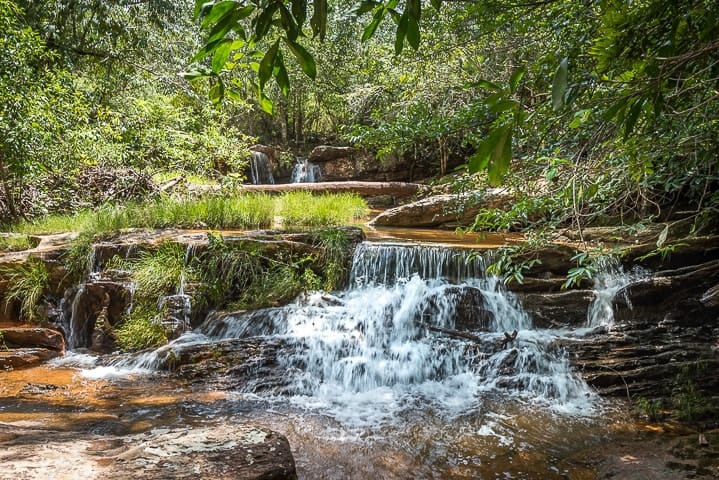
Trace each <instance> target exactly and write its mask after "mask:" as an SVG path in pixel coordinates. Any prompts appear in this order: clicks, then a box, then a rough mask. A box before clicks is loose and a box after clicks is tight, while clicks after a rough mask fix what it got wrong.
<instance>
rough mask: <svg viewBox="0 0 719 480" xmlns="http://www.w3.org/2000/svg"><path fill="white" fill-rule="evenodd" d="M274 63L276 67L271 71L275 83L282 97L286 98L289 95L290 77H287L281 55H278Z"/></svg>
mask: <svg viewBox="0 0 719 480" xmlns="http://www.w3.org/2000/svg"><path fill="white" fill-rule="evenodd" d="M275 63H276V64H277V67H276V68H275V69H274V70H273V73H274V76H275V81H276V82H277V86H279V87H280V91H281V92H282V95H284V96H285V97H286V96H287V95H289V93H290V77H289V76H288V75H287V68H286V67H285V61H284V59H283V58H282V54H281V53H279V54H278V56H277V60H276V62H275Z"/></svg>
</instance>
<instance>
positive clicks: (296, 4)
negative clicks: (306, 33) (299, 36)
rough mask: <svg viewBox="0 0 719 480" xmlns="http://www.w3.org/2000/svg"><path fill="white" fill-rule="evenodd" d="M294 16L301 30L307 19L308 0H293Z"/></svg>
mask: <svg viewBox="0 0 719 480" xmlns="http://www.w3.org/2000/svg"><path fill="white" fill-rule="evenodd" d="M292 16H293V17H295V20H296V21H297V25H298V26H299V29H300V31H301V30H302V25H303V24H304V23H305V20H306V19H307V0H292Z"/></svg>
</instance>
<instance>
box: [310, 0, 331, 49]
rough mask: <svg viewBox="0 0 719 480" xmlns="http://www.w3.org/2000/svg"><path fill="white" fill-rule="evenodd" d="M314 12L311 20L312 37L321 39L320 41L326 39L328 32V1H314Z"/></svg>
mask: <svg viewBox="0 0 719 480" xmlns="http://www.w3.org/2000/svg"><path fill="white" fill-rule="evenodd" d="M313 6H314V11H313V12H312V18H311V19H310V25H311V26H312V35H313V36H315V37H316V36H318V35H319V37H320V41H322V40H324V39H325V33H326V32H327V0H313Z"/></svg>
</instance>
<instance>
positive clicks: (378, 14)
mask: <svg viewBox="0 0 719 480" xmlns="http://www.w3.org/2000/svg"><path fill="white" fill-rule="evenodd" d="M386 13H387V10H386V9H384V8H380V9H378V10H376V11H375V14H374V18H373V19H372V21H371V22H370V24H369V25H367V26H366V27H365V29H364V31H363V32H362V41H363V42H366V41H367V40H369V39H370V38H372V35H374V32H375V31H377V27H379V24H380V23H382V19H383V18H384V16H385V14H386Z"/></svg>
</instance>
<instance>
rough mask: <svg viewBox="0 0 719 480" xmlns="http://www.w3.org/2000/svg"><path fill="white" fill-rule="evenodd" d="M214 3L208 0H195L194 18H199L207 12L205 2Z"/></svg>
mask: <svg viewBox="0 0 719 480" xmlns="http://www.w3.org/2000/svg"><path fill="white" fill-rule="evenodd" d="M206 3H212V2H210V1H208V0H195V11H194V12H193V17H194V18H199V17H200V14H201V13H207V12H206V11H205V10H206V8H205V4H206Z"/></svg>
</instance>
